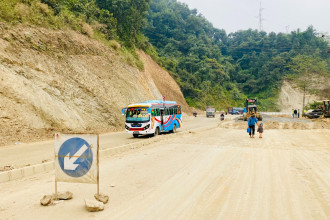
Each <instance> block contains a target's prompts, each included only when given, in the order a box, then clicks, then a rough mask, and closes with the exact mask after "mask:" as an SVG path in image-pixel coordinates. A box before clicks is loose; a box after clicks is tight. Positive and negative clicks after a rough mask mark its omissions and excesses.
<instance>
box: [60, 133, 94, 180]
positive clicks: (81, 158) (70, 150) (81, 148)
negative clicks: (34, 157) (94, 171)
mask: <svg viewBox="0 0 330 220" xmlns="http://www.w3.org/2000/svg"><path fill="white" fill-rule="evenodd" d="M58 162H59V164H60V167H61V169H62V170H63V172H64V173H66V174H67V175H69V176H71V177H82V176H84V175H85V174H86V173H87V172H88V171H89V169H90V168H91V166H92V164H93V151H92V149H91V147H90V145H89V144H88V143H87V141H85V140H84V139H82V138H71V139H69V140H67V141H65V142H64V143H63V144H62V145H61V147H60V149H59V152H58Z"/></svg>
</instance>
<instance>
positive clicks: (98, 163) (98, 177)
mask: <svg viewBox="0 0 330 220" xmlns="http://www.w3.org/2000/svg"><path fill="white" fill-rule="evenodd" d="M99 157H100V154H99V135H97V195H100V159H99Z"/></svg>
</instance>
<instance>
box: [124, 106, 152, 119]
mask: <svg viewBox="0 0 330 220" xmlns="http://www.w3.org/2000/svg"><path fill="white" fill-rule="evenodd" d="M149 120H150V115H149V114H148V108H145V107H134V108H127V112H126V122H147V121H149Z"/></svg>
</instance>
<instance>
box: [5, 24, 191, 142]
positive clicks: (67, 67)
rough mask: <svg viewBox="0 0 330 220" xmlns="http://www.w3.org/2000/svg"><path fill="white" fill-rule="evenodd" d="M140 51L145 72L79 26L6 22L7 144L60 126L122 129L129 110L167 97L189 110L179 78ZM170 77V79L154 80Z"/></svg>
mask: <svg viewBox="0 0 330 220" xmlns="http://www.w3.org/2000/svg"><path fill="white" fill-rule="evenodd" d="M140 54H141V56H142V57H143V61H144V62H145V71H139V70H138V69H136V68H133V67H131V66H129V65H128V64H126V63H125V62H123V58H122V57H121V56H120V55H119V54H118V53H117V52H116V51H114V50H113V49H112V48H109V47H108V46H106V45H104V44H103V43H100V42H99V41H97V40H94V39H90V38H88V37H87V36H85V35H81V34H79V33H77V32H74V31H69V30H68V31H65V32H64V31H55V30H48V29H44V28H36V27H31V26H15V27H11V26H7V25H6V24H1V23H0V123H1V127H0V146H3V145H7V144H12V143H14V142H30V141H36V140H42V139H45V138H51V137H52V135H53V133H54V131H71V132H100V133H101V132H108V131H114V130H118V129H119V130H122V129H123V124H124V120H123V117H122V116H121V114H120V112H121V108H123V107H125V106H127V104H129V103H134V102H141V101H145V100H148V99H161V98H162V95H164V96H165V97H168V98H167V99H168V100H169V99H171V100H175V101H178V102H179V103H180V104H182V106H183V109H184V111H186V112H187V111H188V112H189V107H188V105H187V103H186V102H185V100H184V98H183V95H182V93H181V91H180V89H179V87H178V86H177V85H176V83H175V81H174V80H173V79H172V78H171V77H170V76H169V74H168V73H167V72H166V71H164V70H162V69H161V68H160V67H158V66H155V65H156V64H155V63H153V62H152V61H151V58H150V57H148V56H147V55H145V54H143V53H142V52H140ZM149 65H152V66H151V67H150V66H149ZM154 70H156V71H154ZM165 75H166V82H164V83H159V82H158V81H155V82H154V81H153V79H160V78H164V77H165ZM162 87H164V88H162Z"/></svg>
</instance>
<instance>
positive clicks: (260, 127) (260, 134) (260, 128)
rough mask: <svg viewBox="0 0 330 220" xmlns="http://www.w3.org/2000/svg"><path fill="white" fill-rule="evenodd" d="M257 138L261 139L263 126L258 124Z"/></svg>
mask: <svg viewBox="0 0 330 220" xmlns="http://www.w3.org/2000/svg"><path fill="white" fill-rule="evenodd" d="M258 132H259V138H262V133H264V125H263V124H262V123H260V125H259V126H258Z"/></svg>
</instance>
